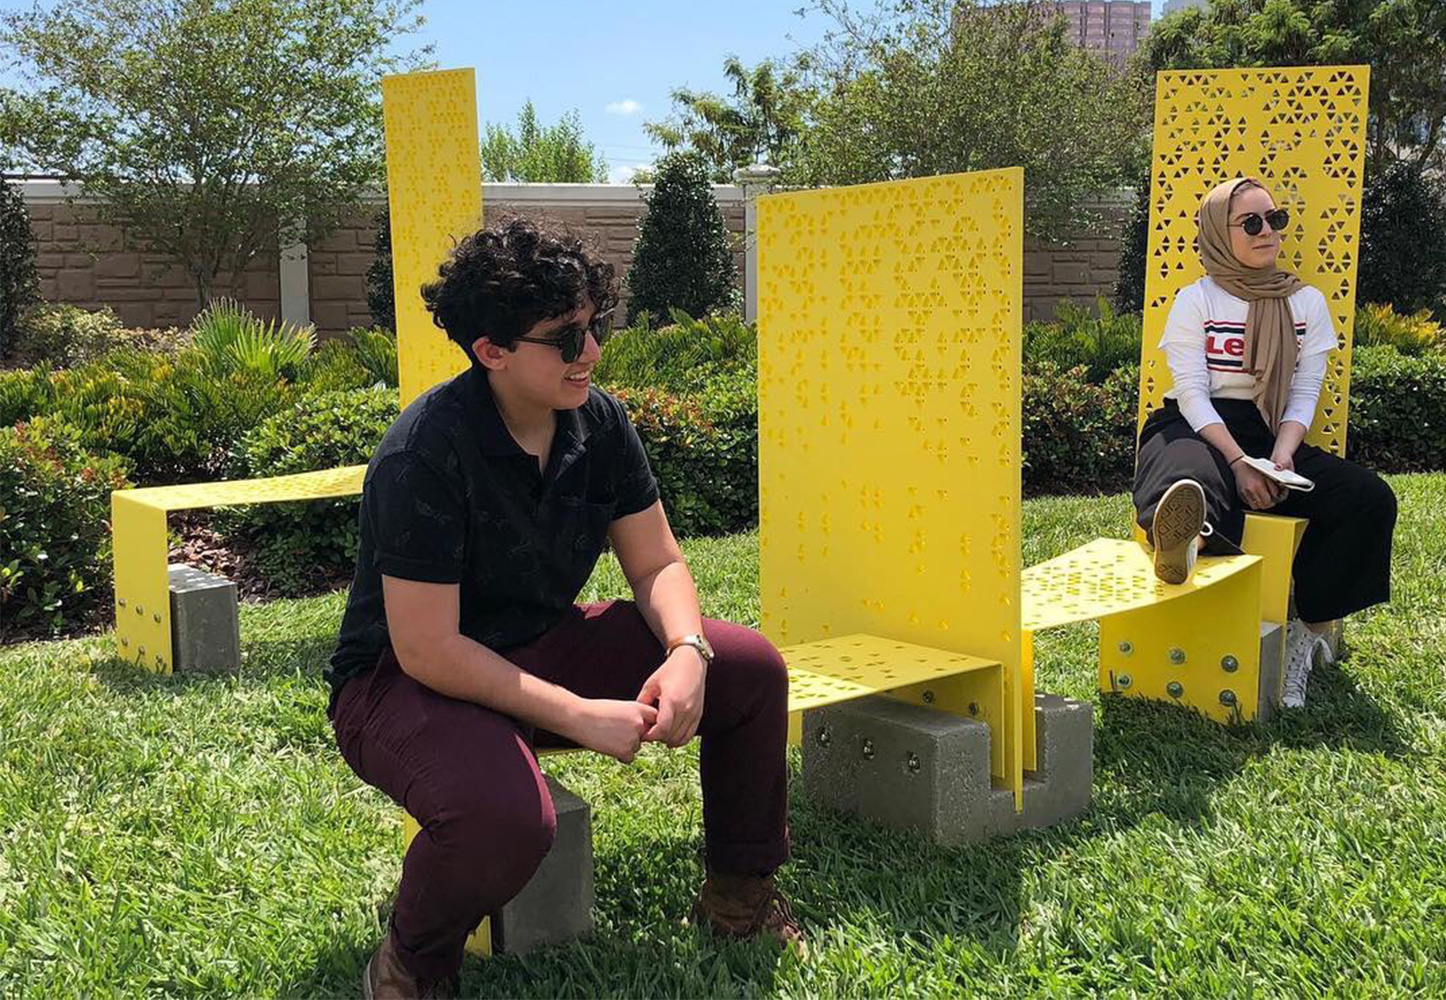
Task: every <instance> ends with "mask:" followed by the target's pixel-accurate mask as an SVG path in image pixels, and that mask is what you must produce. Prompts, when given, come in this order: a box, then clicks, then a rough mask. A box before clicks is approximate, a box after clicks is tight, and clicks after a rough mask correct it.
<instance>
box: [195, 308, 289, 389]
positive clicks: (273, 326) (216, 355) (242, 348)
mask: <svg viewBox="0 0 1446 1000" xmlns="http://www.w3.org/2000/svg"><path fill="white" fill-rule="evenodd" d="M191 343H192V345H194V347H195V348H196V350H197V351H199V352H200V354H201V356H202V357H203V358H205V359H206V362H207V364H208V365H209V367H210V369H211V371H212V373H213V374H215V375H216V376H217V377H219V378H224V377H226V376H228V375H230V374H231V373H233V372H237V371H250V372H256V373H258V374H260V375H264V376H267V377H269V378H287V379H295V378H296V376H297V373H298V371H299V370H300V368H301V366H302V364H303V363H304V362H305V361H306V357H307V355H309V354H310V353H311V349H312V348H313V347H315V346H316V329H315V327H312V326H305V327H300V326H296V325H295V324H293V323H287V322H283V321H281V320H276V319H273V320H271V321H270V322H269V323H268V322H267V321H265V320H262V319H260V318H258V317H257V316H255V315H254V314H253V313H252V312H251V311H250V310H248V309H246V308H245V307H244V306H241V305H239V304H238V303H236V302H234V301H233V300H231V299H216V300H214V301H213V302H211V304H210V305H208V306H207V307H206V308H205V309H203V310H202V311H201V312H200V313H199V314H197V316H196V318H195V319H194V320H192V321H191Z"/></svg>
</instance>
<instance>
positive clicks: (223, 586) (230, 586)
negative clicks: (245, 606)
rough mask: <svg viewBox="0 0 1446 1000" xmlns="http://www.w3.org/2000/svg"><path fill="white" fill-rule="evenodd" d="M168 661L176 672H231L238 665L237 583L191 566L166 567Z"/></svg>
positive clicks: (236, 668)
mask: <svg viewBox="0 0 1446 1000" xmlns="http://www.w3.org/2000/svg"><path fill="white" fill-rule="evenodd" d="M169 575H170V591H171V663H172V669H174V670H175V671H176V672H177V673H203V674H234V673H236V672H237V671H238V670H240V669H241V625H240V619H239V618H238V616H237V608H236V585H235V584H234V583H232V582H231V581H230V580H228V579H226V578H225V577H223V576H216V575H215V574H214V573H207V572H205V571H204V570H199V569H196V568H195V567H194V566H185V565H182V564H179V563H177V564H173V565H171V566H170V567H169Z"/></svg>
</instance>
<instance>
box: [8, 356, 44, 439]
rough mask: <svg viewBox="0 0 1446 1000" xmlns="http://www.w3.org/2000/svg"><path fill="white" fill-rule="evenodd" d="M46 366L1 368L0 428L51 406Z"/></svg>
mask: <svg viewBox="0 0 1446 1000" xmlns="http://www.w3.org/2000/svg"><path fill="white" fill-rule="evenodd" d="M54 403H55V390H54V388H53V387H52V386H51V384H50V369H49V368H44V367H41V368H13V369H10V370H7V371H0V427H9V426H11V425H12V424H18V423H20V421H22V420H28V419H29V418H30V417H33V416H36V415H38V414H42V413H49V412H50V411H51V409H52V408H53V407H54Z"/></svg>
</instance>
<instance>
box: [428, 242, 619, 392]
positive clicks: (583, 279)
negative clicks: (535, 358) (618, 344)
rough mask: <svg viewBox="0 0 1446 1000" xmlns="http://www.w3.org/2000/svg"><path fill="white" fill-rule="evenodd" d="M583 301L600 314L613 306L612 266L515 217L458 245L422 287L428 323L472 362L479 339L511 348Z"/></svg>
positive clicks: (580, 246)
mask: <svg viewBox="0 0 1446 1000" xmlns="http://www.w3.org/2000/svg"><path fill="white" fill-rule="evenodd" d="M584 298H588V299H591V300H592V304H593V306H594V307H596V309H597V311H598V312H600V313H601V312H605V311H607V310H609V309H612V308H613V307H614V306H616V305H617V303H618V290H617V279H616V275H615V273H614V268H613V266H612V265H611V264H609V263H608V262H607V261H605V260H603V259H602V258H601V257H600V256H599V255H598V254H597V253H596V251H595V250H594V249H593V248H591V247H589V246H588V245H587V244H586V242H585V241H584V240H583V238H582V237H581V236H579V235H578V234H577V233H575V232H574V231H573V230H572V229H570V228H569V227H567V226H565V225H563V224H561V223H558V222H551V221H548V222H537V221H534V220H532V219H524V218H518V217H512V218H507V219H503V220H500V221H498V222H494V223H493V224H491V225H489V226H485V227H484V228H482V229H480V230H478V231H477V232H475V233H473V234H472V235H471V236H468V237H467V238H466V239H464V240H462V242H460V243H458V244H457V246H456V248H455V249H453V251H452V254H451V256H450V257H449V258H448V259H447V260H446V261H445V262H443V264H442V266H441V268H440V269H439V270H438V280H437V281H434V282H432V283H431V284H429V285H424V286H422V301H423V302H425V303H426V305H427V310H428V312H430V313H431V314H432V322H433V323H435V324H437V326H439V327H441V328H442V329H443V330H445V331H446V332H447V337H448V339H450V340H451V341H453V342H454V343H455V344H457V345H458V346H459V347H461V348H462V350H464V351H466V352H467V357H468V358H469V359H472V360H473V363H474V364H475V363H476V361H475V359H474V358H472V343H473V341H475V340H476V339H477V338H478V337H481V336H483V335H485V336H486V337H487V338H488V339H489V340H491V341H492V343H494V344H496V345H497V346H498V347H511V346H513V343H514V342H515V341H516V339H517V338H518V337H521V336H525V335H526V334H527V331H528V330H530V329H532V327H533V326H535V325H536V324H537V323H540V322H542V321H544V320H549V319H553V318H555V317H557V316H564V315H566V314H567V313H570V312H572V311H573V310H575V309H577V308H578V307H579V306H581V305H582V304H583V299H584Z"/></svg>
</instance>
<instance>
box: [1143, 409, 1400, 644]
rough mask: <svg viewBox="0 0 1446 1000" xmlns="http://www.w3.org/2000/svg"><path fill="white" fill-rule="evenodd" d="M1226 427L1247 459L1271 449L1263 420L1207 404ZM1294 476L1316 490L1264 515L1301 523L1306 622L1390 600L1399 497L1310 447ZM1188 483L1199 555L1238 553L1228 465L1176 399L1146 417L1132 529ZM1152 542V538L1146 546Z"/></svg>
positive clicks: (1299, 576) (1299, 563) (1299, 568)
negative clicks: (1205, 525) (1194, 498)
mask: <svg viewBox="0 0 1446 1000" xmlns="http://www.w3.org/2000/svg"><path fill="white" fill-rule="evenodd" d="M1211 403H1213V404H1214V406H1215V409H1216V411H1217V412H1218V413H1219V414H1220V418H1221V419H1222V420H1223V421H1225V426H1226V428H1228V429H1229V431H1230V433H1231V434H1232V435H1233V436H1234V437H1235V440H1236V442H1237V443H1238V444H1239V445H1240V447H1242V448H1244V449H1245V453H1246V454H1247V455H1251V456H1253V457H1257V458H1269V457H1270V452H1271V450H1272V449H1273V448H1274V446H1275V439H1274V437H1273V436H1272V435H1271V433H1270V428H1269V426H1268V425H1267V424H1266V423H1265V418H1263V417H1262V416H1261V415H1260V411H1259V410H1258V409H1257V408H1256V406H1255V403H1254V402H1253V401H1251V400H1248V399H1212V400H1211ZM1295 471H1296V472H1298V473H1300V474H1301V475H1302V476H1305V477H1306V478H1307V479H1310V480H1312V481H1313V482H1314V483H1315V489H1314V490H1312V491H1311V492H1309V493H1302V492H1300V491H1298V490H1289V491H1287V493H1286V497H1285V499H1284V500H1282V501H1281V502H1280V503H1279V504H1277V505H1276V506H1274V507H1272V508H1271V509H1270V510H1269V511H1266V512H1263V513H1271V514H1284V515H1287V516H1289V517H1303V518H1307V519H1308V521H1309V524H1308V525H1307V526H1306V529H1305V536H1304V537H1303V538H1302V539H1301V543H1300V548H1299V550H1297V552H1296V554H1295V565H1294V567H1293V569H1294V576H1295V605H1296V609H1297V611H1298V612H1299V614H1300V617H1301V618H1302V619H1303V620H1304V621H1307V622H1327V621H1333V620H1335V619H1337V618H1344V617H1345V616H1346V615H1348V614H1350V613H1351V612H1353V611H1360V610H1361V609H1362V608H1368V607H1370V606H1371V605H1373V604H1380V603H1383V602H1385V601H1387V600H1389V599H1390V596H1391V536H1392V534H1393V532H1394V531H1395V527H1396V495H1395V494H1394V493H1392V492H1391V488H1390V487H1389V486H1387V485H1386V483H1385V481H1384V480H1383V479H1381V477H1380V476H1378V475H1376V474H1375V473H1374V472H1371V471H1370V470H1369V469H1364V468H1362V467H1361V466H1359V465H1356V464H1355V463H1354V462H1349V461H1346V460H1345V459H1342V458H1337V457H1336V456H1335V455H1333V454H1331V453H1330V452H1327V451H1322V450H1321V449H1319V448H1317V447H1315V446H1314V445H1309V444H1302V445H1301V446H1300V447H1299V448H1298V449H1297V450H1296V453H1295ZM1180 479H1193V480H1195V481H1196V482H1197V483H1199V484H1200V485H1201V486H1202V487H1203V488H1204V490H1205V519H1206V521H1208V522H1209V523H1210V525H1211V527H1213V528H1214V529H1215V533H1214V534H1213V535H1211V536H1210V537H1208V538H1206V540H1205V545H1204V551H1205V552H1207V553H1209V554H1211V555H1226V554H1230V553H1236V552H1239V551H1240V548H1239V546H1240V538H1241V536H1242V535H1243V534H1244V532H1245V513H1246V507H1245V503H1244V501H1243V500H1241V499H1240V494H1239V493H1237V492H1236V490H1235V474H1234V472H1232V471H1231V469H1230V466H1229V463H1227V462H1226V461H1225V456H1224V455H1222V454H1220V453H1219V452H1218V451H1216V450H1215V449H1214V448H1213V447H1211V446H1210V445H1209V444H1208V443H1207V442H1206V441H1205V440H1204V438H1202V437H1200V436H1199V435H1198V434H1196V433H1195V432H1194V431H1193V430H1191V429H1190V424H1189V423H1188V422H1187V421H1186V420H1185V418H1184V417H1183V416H1181V414H1180V410H1179V407H1178V406H1176V405H1175V402H1174V400H1166V401H1165V405H1164V406H1163V407H1161V408H1160V409H1158V410H1156V411H1155V412H1154V413H1152V414H1150V417H1149V419H1148V420H1146V421H1145V426H1144V427H1143V428H1142V429H1141V430H1140V450H1139V453H1138V456H1137V458H1136V461H1135V489H1134V498H1135V512H1136V520H1137V522H1138V523H1139V525H1140V527H1142V528H1143V529H1144V530H1145V533H1146V535H1147V536H1148V535H1149V533H1150V525H1151V523H1152V521H1153V520H1154V516H1155V505H1156V504H1158V503H1159V502H1160V497H1161V496H1163V495H1164V493H1165V490H1167V489H1168V488H1169V487H1170V484H1172V483H1174V482H1175V481H1176V480H1180ZM1151 541H1152V542H1153V539H1152V540H1151Z"/></svg>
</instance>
